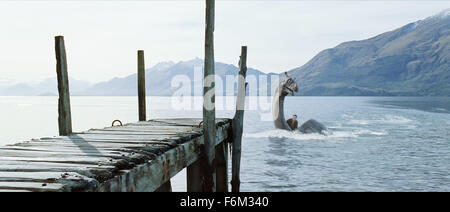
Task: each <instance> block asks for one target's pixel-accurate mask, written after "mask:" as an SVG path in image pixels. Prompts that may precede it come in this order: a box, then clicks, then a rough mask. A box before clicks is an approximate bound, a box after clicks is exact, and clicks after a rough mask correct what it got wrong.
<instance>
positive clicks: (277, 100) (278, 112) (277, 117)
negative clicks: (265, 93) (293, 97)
mask: <svg viewBox="0 0 450 212" xmlns="http://www.w3.org/2000/svg"><path fill="white" fill-rule="evenodd" d="M285 97H286V95H284V94H282V92H281V90H280V88H279V87H278V88H277V89H276V91H275V95H274V97H273V101H272V117H273V122H274V124H275V128H277V129H284V130H291V127H289V125H288V124H287V123H286V120H285V118H284V98H285Z"/></svg>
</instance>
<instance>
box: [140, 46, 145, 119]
mask: <svg viewBox="0 0 450 212" xmlns="http://www.w3.org/2000/svg"><path fill="white" fill-rule="evenodd" d="M145 99H146V95H145V60H144V50H139V51H138V105H139V121H146V120H147V114H146V101H145Z"/></svg>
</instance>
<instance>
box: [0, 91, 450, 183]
mask: <svg viewBox="0 0 450 212" xmlns="http://www.w3.org/2000/svg"><path fill="white" fill-rule="evenodd" d="M136 99H137V98H136V97H72V99H71V101H72V119H73V127H74V130H75V131H83V130H87V129H90V128H102V127H105V126H108V125H110V124H111V121H112V120H114V119H120V120H122V121H123V122H134V121H136V119H137V103H136V102H137V100H136ZM200 102H201V101H200ZM220 103H221V102H220V101H218V104H220ZM257 103H258V102H256V101H253V100H251V101H250V103H248V104H247V105H249V104H254V105H258V104H257ZM148 104H149V108H148V112H147V114H149V116H150V117H149V118H168V117H201V114H202V111H201V110H200V109H201V108H197V109H189V110H181V111H180V110H175V109H173V108H171V100H170V99H169V98H164V97H149V99H148ZM285 107H286V108H285V110H286V116H290V115H292V114H297V115H298V116H299V118H300V122H302V121H306V120H307V119H310V118H314V119H316V120H318V121H320V122H322V123H323V124H325V125H326V126H327V127H328V128H329V130H330V134H329V135H327V136H323V135H318V134H311V135H302V134H297V133H293V132H287V131H282V130H275V129H274V128H273V123H272V122H271V121H266V120H267V117H268V116H267V114H265V113H267V112H269V111H266V110H261V109H258V110H255V109H252V110H247V111H246V114H245V127H244V140H243V147H242V149H243V153H242V154H243V155H242V157H243V159H242V161H243V162H242V165H241V166H242V167H241V177H242V179H241V180H242V185H241V187H242V190H243V191H450V163H449V161H450V98H441V97H439V98H431V97H419V98H416V97H414V98H413V97H402V98H399V97H395V98H392V97H289V98H287V100H286V103H285ZM231 108H233V107H231ZM260 108H261V107H260ZM263 108H264V107H263ZM233 115H234V111H232V110H219V111H217V116H218V117H232V116H233ZM269 117H270V115H269ZM0 118H1V121H0V145H6V144H11V143H16V142H19V141H24V140H29V139H31V138H39V137H45V136H53V135H57V133H58V131H57V98H56V97H0ZM173 186H174V190H177V191H184V190H185V186H186V185H185V172H184V171H183V172H181V173H180V174H178V175H177V176H176V177H175V178H174V179H173Z"/></svg>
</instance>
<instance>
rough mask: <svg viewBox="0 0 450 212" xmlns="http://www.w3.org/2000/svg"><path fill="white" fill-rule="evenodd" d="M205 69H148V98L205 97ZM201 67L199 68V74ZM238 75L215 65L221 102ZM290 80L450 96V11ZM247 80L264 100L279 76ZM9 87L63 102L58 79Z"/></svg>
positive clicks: (81, 90)
mask: <svg viewBox="0 0 450 212" xmlns="http://www.w3.org/2000/svg"><path fill="white" fill-rule="evenodd" d="M202 66H203V60H201V59H199V58H196V59H193V60H189V61H181V62H178V63H174V62H162V63H159V64H157V65H155V66H153V67H151V68H150V69H147V70H146V82H147V95H151V96H171V95H173V94H174V93H175V92H180V91H182V93H183V95H202V87H203V82H202V78H203V77H202V75H201V74H202V71H201V70H202V69H201V68H202ZM195 67H199V69H197V70H200V72H198V74H196V73H195V70H196V68H195ZM238 70H239V69H238V67H237V66H236V65H231V64H225V63H220V62H216V64H215V72H216V75H217V76H218V77H219V78H220V79H221V81H222V82H223V83H222V85H220V83H218V84H217V85H216V88H217V89H218V90H216V93H217V95H220V94H222V95H236V89H233V90H231V89H229V87H228V90H227V83H228V84H229V82H230V79H229V78H228V77H227V76H231V77H235V76H236V75H237V73H238ZM69 72H70V70H69ZM288 73H289V75H291V76H293V77H295V78H296V82H297V84H298V85H299V91H298V94H297V95H305V96H450V9H447V10H444V11H442V12H441V13H439V14H437V15H434V16H431V17H429V18H426V19H424V20H420V21H417V22H414V23H410V24H407V25H405V26H403V27H400V28H398V29H395V30H393V31H390V32H386V33H383V34H380V35H377V36H375V37H372V38H369V39H366V40H360V41H350V42H344V43H342V44H339V45H338V46H336V47H334V48H330V49H326V50H323V51H322V52H320V53H319V54H317V55H316V56H315V57H313V58H312V59H311V60H310V61H308V62H307V63H306V64H304V65H303V66H301V67H298V68H294V69H292V70H290V71H288ZM69 74H70V73H69ZM177 75H183V77H181V78H178V79H189V80H190V82H189V86H188V87H180V84H175V85H174V86H173V85H172V82H173V81H172V80H173V79H175V78H174V76H177ZM247 75H248V76H249V77H248V79H247V81H248V82H249V91H248V94H250V95H265V94H267V93H266V89H265V88H268V89H267V90H270V88H272V90H273V86H272V85H271V83H270V77H273V76H275V75H278V74H274V73H269V74H266V73H263V72H261V71H259V70H256V69H253V68H249V69H248V72H247ZM260 77H262V78H261V79H265V77H268V79H269V81H268V83H265V81H261V82H260ZM5 81H6V80H2V79H1V78H0V96H35V95H56V94H57V89H56V77H55V78H49V79H45V80H43V81H41V82H39V83H32V84H28V83H19V84H13V85H11V83H9V84H8V83H4V82H5ZM2 82H3V83H2ZM69 83H70V92H71V95H84V96H135V95H137V74H131V75H129V76H127V77H123V78H113V79H111V80H108V81H105V82H100V83H95V84H92V83H89V82H86V81H82V80H75V79H72V78H70V79H69ZM231 83H233V82H231ZM255 84H256V86H255ZM233 85H234V87H235V86H236V85H235V84H232V86H233ZM266 86H267V87H266ZM220 87H222V89H220ZM263 88H264V89H263ZM189 89H190V90H189ZM230 91H231V92H230ZM233 91H234V92H233Z"/></svg>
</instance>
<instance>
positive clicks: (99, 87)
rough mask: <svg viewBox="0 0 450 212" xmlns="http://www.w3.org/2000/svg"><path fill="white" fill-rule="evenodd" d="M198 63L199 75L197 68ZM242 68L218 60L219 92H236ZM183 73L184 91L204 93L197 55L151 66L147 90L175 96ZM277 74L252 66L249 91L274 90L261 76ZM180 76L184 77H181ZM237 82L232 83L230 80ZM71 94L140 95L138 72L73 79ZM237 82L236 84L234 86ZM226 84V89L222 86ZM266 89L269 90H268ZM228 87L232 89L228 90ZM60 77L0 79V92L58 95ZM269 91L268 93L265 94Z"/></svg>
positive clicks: (71, 81) (70, 82) (0, 93)
mask: <svg viewBox="0 0 450 212" xmlns="http://www.w3.org/2000/svg"><path fill="white" fill-rule="evenodd" d="M196 67H198V73H197V75H195V74H194V69H195V68H196ZM238 72H239V69H238V67H237V66H235V65H230V64H225V63H220V62H216V65H215V73H216V75H217V76H218V77H220V81H222V83H219V81H218V80H217V81H216V88H217V89H216V95H217V96H222V95H224V96H225V95H236V94H237V89H236V86H237V83H234V82H235V81H234V80H231V79H230V78H235V77H236V76H237V74H238ZM177 75H182V76H183V77H181V78H183V79H187V80H188V81H187V82H188V83H189V86H190V88H191V89H190V91H184V90H183V91H184V93H183V94H184V95H189V96H194V95H198V96H201V95H203V93H202V92H203V60H201V59H198V58H196V59H193V60H189V61H181V62H178V63H174V62H162V63H159V64H157V65H155V66H153V67H152V68H150V69H147V70H146V87H147V90H146V94H147V95H149V96H172V95H173V94H174V93H175V92H176V91H180V90H182V88H181V86H172V80H174V79H176V77H179V76H177ZM271 75H277V74H265V73H263V72H261V71H258V70H256V69H252V68H248V70H247V81H248V82H249V86H248V90H247V94H248V95H259V94H260V92H263V91H264V89H260V88H259V86H260V85H262V86H264V85H265V86H267V88H268V89H267V90H270V89H271V88H270V86H271V83H270V78H268V79H269V82H268V83H263V81H262V83H261V84H260V82H259V81H260V76H262V77H263V78H265V77H266V76H268V77H270V76H271ZM178 79H180V78H178ZM230 82H231V83H233V84H231V86H230V85H228V87H227V83H230ZM69 85H70V94H71V95H72V96H136V95H137V74H131V75H129V76H126V77H123V78H113V79H111V80H108V81H104V82H100V83H96V84H90V83H88V82H85V81H80V80H75V79H72V78H70V79H69ZM233 86H234V87H235V88H233ZM220 87H222V89H220ZM227 88H229V89H228V90H227ZM267 90H265V91H267ZM227 91H228V92H227ZM57 94H58V91H57V80H56V78H48V79H45V80H43V81H40V82H38V83H19V84H13V85H11V84H8V85H6V84H5V83H3V85H2V83H0V96H53V95H57ZM265 94H267V93H264V95H265Z"/></svg>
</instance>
